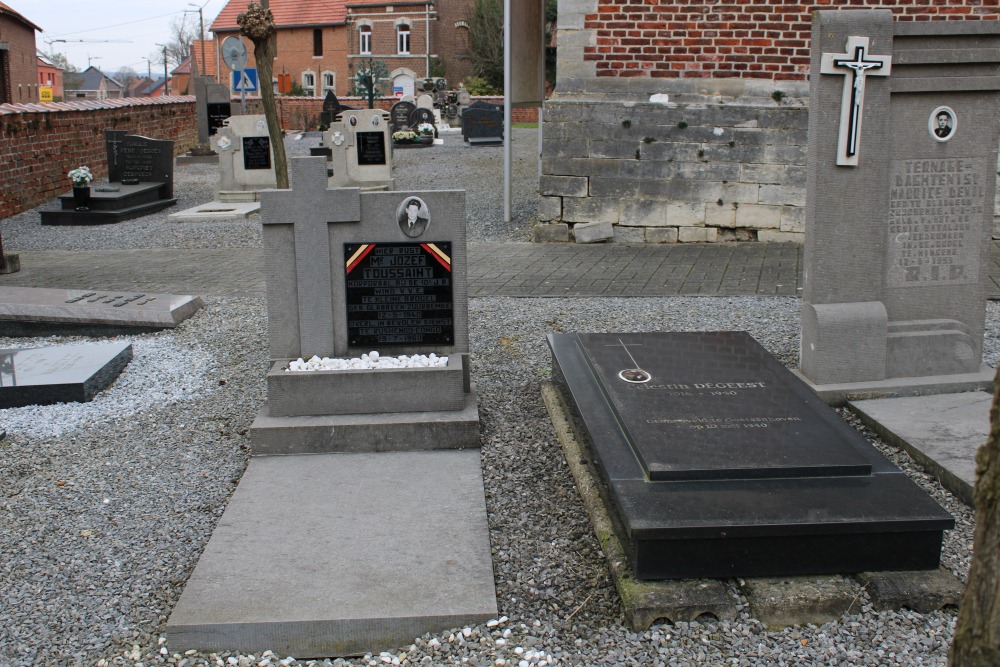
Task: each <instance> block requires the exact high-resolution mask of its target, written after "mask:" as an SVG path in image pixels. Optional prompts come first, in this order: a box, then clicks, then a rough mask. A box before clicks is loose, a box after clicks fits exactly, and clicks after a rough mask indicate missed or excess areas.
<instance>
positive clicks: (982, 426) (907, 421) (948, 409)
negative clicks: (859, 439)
mask: <svg viewBox="0 0 1000 667" xmlns="http://www.w3.org/2000/svg"><path fill="white" fill-rule="evenodd" d="M992 403H993V396H992V395H991V394H988V393H986V392H984V391H971V392H967V393H960V394H939V395H936V396H912V397H908V398H883V399H870V400H859V401H851V402H850V403H849V405H850V407H851V409H852V410H854V411H855V412H857V413H858V414H859V415H860V416H861V418H862V419H863V420H864V421H865V423H867V424H868V425H869V426H870V427H872V428H873V429H874V430H875V431H876V432H877V433H878V434H879V435H880V436H881V437H882V438H884V439H885V440H886V441H888V442H889V443H891V444H893V445H895V446H897V447H901V448H902V449H905V450H906V451H907V452H908V453H909V454H910V455H911V456H912V457H913V458H914V459H915V460H916V461H917V462H918V463H920V464H921V465H922V466H924V468H925V469H926V470H927V471H928V472H929V473H931V474H932V475H934V476H935V477H936V478H937V479H938V480H939V481H940V482H941V484H942V485H943V486H944V487H945V488H946V489H948V490H949V491H951V492H952V493H954V494H955V495H956V496H958V498H960V499H961V500H962V501H963V502H965V503H966V504H968V505H972V490H973V488H974V487H975V484H976V451H977V450H978V449H979V448H980V447H981V446H982V445H983V444H985V443H986V439H987V437H988V436H989V430H990V429H989V427H990V416H989V412H990V405H991V404H992Z"/></svg>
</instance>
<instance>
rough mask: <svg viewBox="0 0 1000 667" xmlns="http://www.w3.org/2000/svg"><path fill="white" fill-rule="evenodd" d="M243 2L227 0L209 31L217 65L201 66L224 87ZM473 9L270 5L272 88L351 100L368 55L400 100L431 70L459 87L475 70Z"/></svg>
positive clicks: (329, 0) (380, 2)
mask: <svg viewBox="0 0 1000 667" xmlns="http://www.w3.org/2000/svg"><path fill="white" fill-rule="evenodd" d="M248 4H249V2H248V0H230V1H229V3H228V4H227V5H226V6H225V7H224V8H223V9H222V11H221V12H220V13H219V15H218V17H216V19H215V21H214V22H213V23H212V26H211V29H212V33H213V35H214V42H215V44H214V46H215V48H214V51H215V58H217V62H216V64H215V68H214V70H213V68H212V64H213V63H210V62H206V70H205V73H206V74H209V75H211V76H216V77H217V80H219V81H221V82H223V83H229V81H230V70H229V68H228V67H227V66H226V65H225V63H224V62H221V64H218V63H219V61H222V57H221V55H220V49H221V45H222V42H223V40H225V38H226V37H229V36H231V35H237V36H238V35H239V25H238V24H237V22H236V17H237V16H238V15H239V14H240V13H241V12H244V11H246V8H247V5H248ZM473 6H474V0H449V1H448V2H441V1H440V0H420V1H414V0H404V1H403V2H387V1H386V0H324V1H323V2H301V0H271V2H270V9H271V13H272V14H273V15H274V22H275V25H276V26H277V55H276V57H275V60H274V66H273V73H274V78H273V80H272V82H271V83H272V86H273V87H274V90H275V91H276V92H279V93H289V92H291V91H292V84H297V87H298V86H300V87H301V88H302V90H303V91H304V92H305V93H306V94H307V95H315V96H318V97H322V96H324V95H326V92H327V91H331V90H332V91H333V92H334V94H336V95H340V96H343V95H350V94H352V93H353V88H354V82H353V78H354V74H355V72H357V71H358V69H359V68H360V67H362V66H363V61H365V60H367V59H368V58H372V59H375V60H379V61H382V62H384V63H385V64H386V67H387V69H388V71H389V80H388V81H385V82H384V84H386V85H385V87H386V89H387V90H388V89H389V88H390V87H391V88H392V89H394V90H395V91H396V93H397V95H399V96H402V95H403V94H412V93H413V92H414V87H415V83H416V82H417V81H419V80H422V79H423V78H425V77H428V76H431V75H432V72H434V73H436V74H438V75H440V74H439V73H440V71H441V69H442V68H443V69H444V76H446V77H447V78H448V79H449V80H450V81H451V82H452V83H457V82H458V81H460V80H461V79H462V78H463V77H465V76H467V75H469V74H471V73H472V61H471V58H470V55H469V48H468V44H469V41H468V23H467V19H468V16H469V14H470V13H471V10H472V8H473ZM244 44H246V46H247V50H248V52H249V54H250V56H249V62H248V64H247V66H248V67H255V66H256V65H255V61H254V58H253V45H252V44H251V42H250V40H249V39H246V38H244ZM199 57H200V56H199ZM205 59H206V60H209V58H208V57H207V56H206V58H205ZM199 71H202V70H201V68H200V66H199ZM217 73H218V75H217Z"/></svg>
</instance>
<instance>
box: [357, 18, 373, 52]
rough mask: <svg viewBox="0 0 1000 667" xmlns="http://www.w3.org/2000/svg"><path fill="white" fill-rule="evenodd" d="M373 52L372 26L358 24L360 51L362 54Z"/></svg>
mask: <svg viewBox="0 0 1000 667" xmlns="http://www.w3.org/2000/svg"><path fill="white" fill-rule="evenodd" d="M371 52H372V27H371V26H370V25H361V26H358V53H360V54H361V55H365V56H367V55H371Z"/></svg>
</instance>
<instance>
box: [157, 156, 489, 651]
mask: <svg viewBox="0 0 1000 667" xmlns="http://www.w3.org/2000/svg"><path fill="white" fill-rule="evenodd" d="M290 162H291V164H290V166H291V182H292V189H291V190H266V191H264V192H262V193H261V203H262V208H261V221H262V223H263V234H264V253H265V258H266V259H265V270H266V278H267V310H268V330H269V338H270V343H269V346H270V354H271V357H272V360H273V366H272V368H271V370H270V372H269V373H268V375H267V391H268V400H267V403H266V404H265V406H264V408H263V410H262V411H261V412H260V413H259V414H258V416H257V418H256V419H255V420H254V422H253V425H252V426H251V440H252V442H253V450H254V457H253V458H252V459H251V461H250V463H249V465H248V466H247V470H246V472H245V473H244V475H243V477H242V479H241V480H240V483H239V486H238V487H237V489H236V491H235V492H234V494H233V497H232V499H231V500H230V502H229V504H228V505H227V507H226V513H225V515H224V516H223V518H222V520H221V521H220V522H219V526H218V528H217V529H216V531H215V533H214V534H213V535H212V538H211V540H210V541H209V544H208V545H207V546H206V548H205V551H204V554H203V555H202V557H201V559H200V560H199V562H198V566H197V568H195V570H194V572H193V574H192V575H191V578H190V579H189V581H188V584H187V586H186V587H185V590H184V594H183V595H182V596H181V599H180V600H179V601H178V603H177V605H176V606H175V608H174V610H173V612H172V613H171V616H170V619H169V621H168V623H167V628H166V633H167V637H168V640H169V641H170V645H171V646H175V647H178V648H179V649H180V650H188V649H200V650H203V651H219V650H224V649H223V647H227V646H228V647H232V646H239V647H240V648H242V649H244V650H255V651H263V650H268V649H270V650H274V651H278V652H279V653H282V654H283V655H296V656H309V655H354V654H361V653H366V652H376V651H383V650H387V649H389V648H391V647H393V646H400V645H402V644H405V643H406V642H408V641H411V638H412V637H415V636H420V635H422V634H424V633H427V632H430V633H437V632H441V631H443V630H446V629H448V628H453V627H456V626H458V627H462V626H465V625H473V624H476V623H482V622H485V621H487V620H488V619H490V618H496V615H497V605H496V594H495V590H494V585H493V567H492V560H491V553H490V540H489V529H488V524H487V519H486V504H485V496H484V490H483V480H482V471H481V468H480V463H479V461H480V458H479V451H478V448H479V418H478V410H477V408H476V397H475V393H474V392H473V391H472V389H471V387H470V386H469V382H468V372H467V369H468V365H467V361H468V351H469V339H468V316H467V289H466V269H465V266H466V248H465V225H466V221H465V194H464V193H463V192H455V191H452V192H407V193H398V192H371V193H364V192H361V190H360V189H358V188H343V189H334V190H328V189H327V175H326V169H327V163H326V159H325V157H323V156H315V157H296V158H292V159H291V160H290ZM371 351H377V352H379V353H381V355H382V356H384V357H388V356H393V357H397V358H399V357H400V356H401V355H409V356H413V355H414V354H415V353H422V354H427V353H435V354H436V355H442V356H447V357H448V361H447V364H446V365H443V366H414V365H410V366H409V367H393V368H374V369H369V368H352V369H347V370H290V369H289V366H290V363H289V362H290V361H293V360H296V358H297V357H305V358H309V357H311V356H313V355H316V356H317V357H348V358H357V357H358V355H359V354H361V353H368V352H371ZM372 356H373V355H372ZM428 356H429V355H428ZM427 450H434V451H427ZM270 454H282V455H285V454H310V455H309V456H269V455H270ZM276 490H277V492H276ZM428 521H430V523H428ZM248 535H268V536H270V537H271V538H273V539H274V540H276V543H279V544H286V545H294V548H293V549H291V550H283V549H277V550H275V549H259V550H254V553H252V554H248V552H247V549H246V537H247V536H248ZM324 536H325V537H324ZM233 563H239V567H233ZM345 573H347V576H345ZM265 591H266V592H265ZM261 595H268V596H274V599H280V600H282V604H281V605H279V606H277V607H276V606H274V605H263V606H262V605H259V604H256V603H255V601H257V600H259V599H260V596H261Z"/></svg>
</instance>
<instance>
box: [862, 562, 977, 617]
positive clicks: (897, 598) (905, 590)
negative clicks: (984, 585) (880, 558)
mask: <svg viewBox="0 0 1000 667" xmlns="http://www.w3.org/2000/svg"><path fill="white" fill-rule="evenodd" d="M855 579H857V580H858V582H859V583H860V584H861V585H862V586H864V587H865V589H866V590H867V591H868V594H869V595H870V596H871V599H872V606H873V607H875V611H890V610H894V609H902V608H903V607H906V608H907V609H912V610H913V611H915V612H917V613H920V614H929V613H931V612H932V611H938V610H939V609H944V608H945V607H957V606H958V603H959V602H961V600H962V592H963V591H964V590H965V585H964V584H963V583H962V582H961V581H960V580H959V579H958V577H956V576H955V575H954V574H952V573H951V572H948V571H947V570H945V569H944V568H940V569H937V570H932V571H929V572H861V573H859V574H857V575H855Z"/></svg>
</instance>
